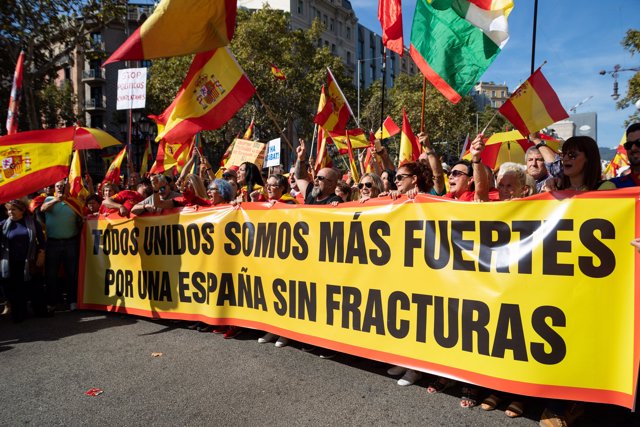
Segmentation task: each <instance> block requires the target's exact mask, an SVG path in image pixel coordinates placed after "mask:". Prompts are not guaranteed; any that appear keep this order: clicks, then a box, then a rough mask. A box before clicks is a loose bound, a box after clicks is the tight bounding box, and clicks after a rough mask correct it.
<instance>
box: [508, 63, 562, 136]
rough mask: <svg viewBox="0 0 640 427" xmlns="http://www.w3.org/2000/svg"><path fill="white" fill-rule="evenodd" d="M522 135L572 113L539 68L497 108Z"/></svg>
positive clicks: (535, 130)
mask: <svg viewBox="0 0 640 427" xmlns="http://www.w3.org/2000/svg"><path fill="white" fill-rule="evenodd" d="M498 111H499V112H500V114H502V115H503V116H504V117H505V118H506V119H507V120H509V121H510V122H511V123H512V124H513V125H514V126H515V128H516V129H518V130H519V131H520V133H521V134H522V135H529V134H530V133H533V132H537V131H539V130H540V129H542V128H543V127H545V126H548V125H550V124H552V123H555V122H557V121H560V120H563V119H566V118H567V117H569V114H567V112H566V110H565V109H564V107H563V106H562V104H561V103H560V100H559V99H558V95H556V93H555V91H554V90H553V88H552V87H551V85H550V84H549V82H548V81H547V79H546V78H545V77H544V75H543V74H542V70H541V69H540V68H538V69H537V70H536V71H535V72H534V73H533V74H532V75H531V76H530V77H529V78H528V79H527V81H526V82H524V83H522V84H521V85H520V87H518V89H517V90H516V91H515V92H514V93H513V94H512V95H511V97H510V98H509V99H508V100H507V102H505V103H504V104H503V105H502V107H500V108H499V109H498Z"/></svg>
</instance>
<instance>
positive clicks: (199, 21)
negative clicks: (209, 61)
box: [104, 0, 237, 65]
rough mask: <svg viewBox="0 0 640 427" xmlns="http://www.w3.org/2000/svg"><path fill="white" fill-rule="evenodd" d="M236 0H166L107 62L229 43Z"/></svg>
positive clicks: (168, 54) (152, 56) (154, 56)
mask: <svg viewBox="0 0 640 427" xmlns="http://www.w3.org/2000/svg"><path fill="white" fill-rule="evenodd" d="M236 12H237V1H236V0H216V1H211V0H162V1H161V2H160V4H159V5H158V6H157V7H156V9H155V10H154V11H153V13H152V14H151V16H149V18H147V20H146V21H144V23H143V24H142V25H141V26H140V27H139V28H138V29H136V30H135V32H134V33H133V34H132V35H131V36H130V37H129V38H128V39H127V40H125V42H124V43H123V44H122V45H121V46H120V47H119V48H118V49H117V50H116V51H115V52H114V53H113V54H112V55H111V56H110V57H109V58H108V59H107V60H106V61H105V62H104V65H107V64H109V63H111V62H116V61H124V60H131V59H133V60H142V59H153V58H166V57H170V56H182V55H188V54H191V53H200V52H206V51H209V50H212V49H216V48H219V47H223V46H226V45H228V44H229V42H230V41H231V39H232V38H233V32H234V30H235V26H236Z"/></svg>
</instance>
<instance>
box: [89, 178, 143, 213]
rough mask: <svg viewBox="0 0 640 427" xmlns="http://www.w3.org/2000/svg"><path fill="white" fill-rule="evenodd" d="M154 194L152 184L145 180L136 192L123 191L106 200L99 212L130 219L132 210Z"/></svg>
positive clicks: (139, 184)
mask: <svg viewBox="0 0 640 427" xmlns="http://www.w3.org/2000/svg"><path fill="white" fill-rule="evenodd" d="M152 194H153V190H152V189H151V182H150V181H149V180H148V179H146V178H145V179H144V180H142V181H140V183H138V186H137V188H136V190H135V191H133V190H122V191H120V192H119V193H118V194H114V195H113V196H111V197H107V198H106V199H104V200H103V201H102V205H101V206H100V211H99V212H100V213H101V214H104V215H110V214H112V213H116V212H117V213H118V214H119V215H120V216H121V217H126V218H128V217H129V212H131V209H132V208H133V207H134V206H135V205H136V204H137V203H140V202H141V201H142V200H144V199H145V198H147V197H149V196H151V195H152Z"/></svg>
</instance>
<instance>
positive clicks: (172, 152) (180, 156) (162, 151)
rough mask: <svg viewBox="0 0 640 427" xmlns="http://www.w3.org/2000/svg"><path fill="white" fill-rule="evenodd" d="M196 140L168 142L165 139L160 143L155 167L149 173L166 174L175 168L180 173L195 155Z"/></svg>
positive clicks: (192, 138)
mask: <svg viewBox="0 0 640 427" xmlns="http://www.w3.org/2000/svg"><path fill="white" fill-rule="evenodd" d="M195 140H196V139H195V138H194V137H191V138H189V139H188V140H187V141H178V142H168V141H167V140H164V139H163V140H162V141H160V144H159V145H158V154H157V155H156V161H155V162H154V163H153V166H151V170H150V171H149V173H152V174H155V173H161V174H166V173H167V172H169V171H170V170H171V169H172V168H173V167H175V168H176V171H177V172H178V173H180V171H182V168H183V167H184V165H185V164H186V163H187V160H189V158H190V157H191V155H192V154H193V147H194V146H195Z"/></svg>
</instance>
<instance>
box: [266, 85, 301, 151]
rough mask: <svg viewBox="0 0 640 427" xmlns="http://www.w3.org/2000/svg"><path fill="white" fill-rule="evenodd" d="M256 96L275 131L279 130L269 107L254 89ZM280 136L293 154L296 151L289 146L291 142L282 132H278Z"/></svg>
mask: <svg viewBox="0 0 640 427" xmlns="http://www.w3.org/2000/svg"><path fill="white" fill-rule="evenodd" d="M256 96H257V97H258V101H260V103H261V104H262V106H263V107H264V109H265V110H266V111H267V116H269V119H271V121H272V122H273V124H274V125H275V126H276V129H280V126H279V125H278V122H277V121H276V119H275V117H274V116H273V113H272V112H271V109H270V108H269V106H268V105H267V104H265V102H264V100H263V99H262V97H261V96H260V93H259V92H258V90H257V89H256ZM280 135H282V137H283V139H284V142H286V143H287V145H288V146H289V149H290V150H291V151H292V152H294V153H295V151H296V150H294V149H293V145H291V141H289V138H287V135H285V134H284V132H280Z"/></svg>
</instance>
